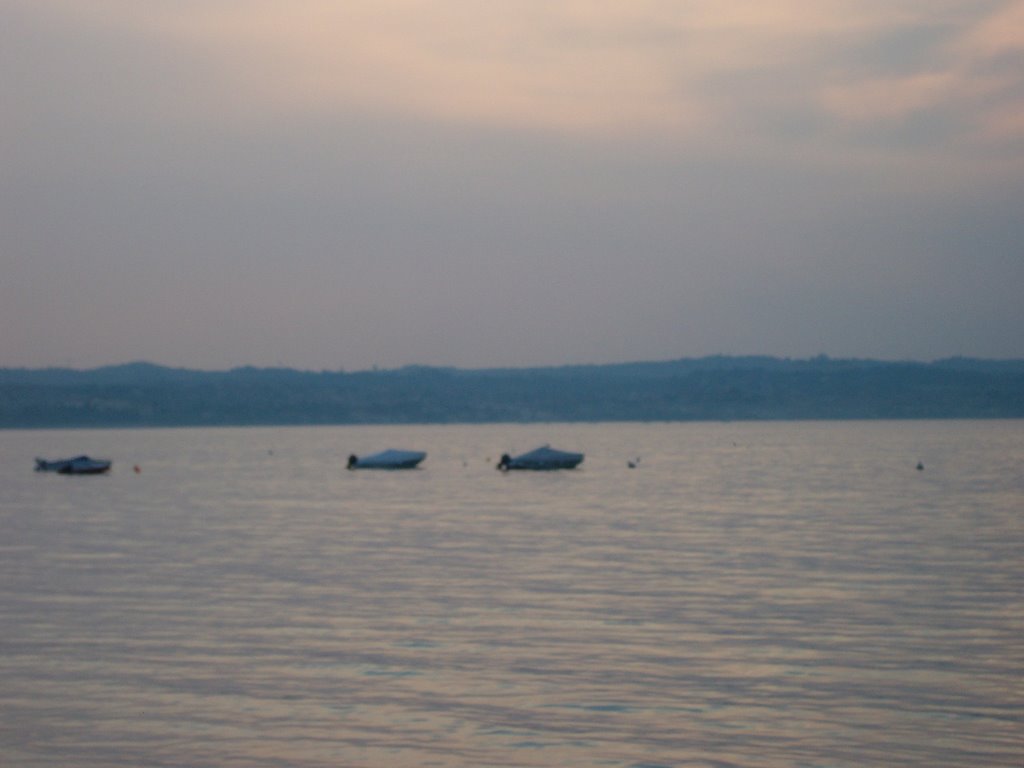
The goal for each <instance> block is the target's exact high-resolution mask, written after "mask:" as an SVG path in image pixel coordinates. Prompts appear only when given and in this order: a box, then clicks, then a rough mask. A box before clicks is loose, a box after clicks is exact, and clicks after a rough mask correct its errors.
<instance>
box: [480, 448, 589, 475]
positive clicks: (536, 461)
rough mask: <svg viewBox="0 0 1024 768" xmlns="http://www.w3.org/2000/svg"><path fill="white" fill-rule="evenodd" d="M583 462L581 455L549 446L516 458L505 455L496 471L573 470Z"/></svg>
mask: <svg viewBox="0 0 1024 768" xmlns="http://www.w3.org/2000/svg"><path fill="white" fill-rule="evenodd" d="M581 461H583V454H582V453H572V452H570V451H560V450H558V449H557V448H552V447H551V446H549V445H542V446H541V447H540V448H535V449H534V450H532V451H527V452H526V453H521V454H519V455H518V456H509V455H508V454H507V453H506V454H504V455H503V456H502V457H501V461H499V462H498V469H500V470H502V471H507V470H510V469H535V470H548V469H575V468H576V467H577V466H579V464H580V462H581Z"/></svg>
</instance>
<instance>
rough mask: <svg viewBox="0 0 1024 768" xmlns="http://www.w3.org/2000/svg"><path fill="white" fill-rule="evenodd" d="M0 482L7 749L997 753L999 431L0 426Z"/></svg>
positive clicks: (1002, 730)
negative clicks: (60, 468) (555, 462)
mask: <svg viewBox="0 0 1024 768" xmlns="http://www.w3.org/2000/svg"><path fill="white" fill-rule="evenodd" d="M544 442H551V443H552V444H553V445H556V446H558V447H563V448H566V449H569V450H577V449H578V450H582V451H585V452H586V453H587V458H586V461H585V462H584V464H583V465H582V468H581V469H579V470H576V471H574V472H560V473H543V474H533V473H509V474H502V473H499V472H497V471H495V470H494V469H493V466H494V463H495V462H496V461H497V457H498V456H500V455H501V453H503V452H506V451H508V452H512V451H521V450H528V449H530V448H532V447H535V446H536V445H538V444H541V443H544ZM392 445H393V446H395V447H407V448H412V449H421V450H426V451H428V457H427V460H426V462H425V463H424V465H423V467H422V468H421V469H419V470H416V471H412V472H399V473H386V472H384V473H355V472H346V471H345V469H344V461H345V458H346V457H347V456H348V455H349V454H350V453H353V452H369V451H372V450H377V449H380V448H384V447H388V446H392ZM83 451H87V452H89V453H91V454H95V455H110V456H111V457H113V458H114V459H115V465H114V471H113V473H112V474H111V475H110V476H109V477H98V478H68V477H55V476H49V475H38V474H36V473H34V472H32V457H33V456H35V455H37V454H38V455H47V454H54V455H57V454H64V453H67V454H69V455H70V454H71V453H74V452H83ZM637 456H641V457H642V460H641V462H640V465H639V466H638V467H637V468H635V469H630V468H629V467H628V466H627V460H629V459H633V458H635V457H637ZM918 461H921V462H923V464H924V466H925V470H924V471H921V472H918V471H916V469H915V466H916V464H917V462H918ZM134 464H138V465H139V467H140V469H141V472H140V473H139V474H135V473H133V472H132V471H131V467H132V465H134ZM0 479H2V486H0V487H2V488H3V489H4V495H5V496H6V499H5V501H4V504H3V505H2V508H0V523H2V526H3V538H2V540H0V621H2V627H3V630H2V633H0V752H2V754H3V755H4V756H5V757H4V764H5V765H7V764H9V765H12V766H30V767H31V766H58V765H77V766H191V767H203V766H211V767H213V766H218V767H220V766H233V765H234V766H247V767H248V766H564V765H574V766H577V765H578V766H621V767H623V768H655V767H656V766H680V765H686V766H709V767H710V766H715V767H719V768H720V767H724V766H737V767H739V766H743V767H744V768H746V767H755V768H756V767H760V766H764V767H767V766H778V767H780V768H781V767H782V766H786V767H789V766H832V767H834V766H849V767H851V768H852V767H853V766H857V767H861V766H928V768H936V767H937V766H938V767H941V766H996V767H999V766H1006V767H1007V768H1011V767H1012V768H1020V766H1021V765H1022V763H1021V760H1022V755H1024V716H1022V713H1024V684H1022V672H1024V644H1022V641H1021V638H1022V637H1024V520H1022V514H1024V512H1022V510H1024V503H1022V502H1024V423H1021V422H992V423H977V422H951V423H902V424H897V423H844V424H672V425H650V424H623V425H566V424H557V425H550V424H549V425H529V426H521V425H517V426H506V425H487V426H473V427H463V426H460V427H422V426H420V427H373V428H369V427H367V428H315V429H312V428H311V429H248V430H154V431H145V430H142V431H126V432H120V431H97V432H81V431H76V432H46V431H44V432H0Z"/></svg>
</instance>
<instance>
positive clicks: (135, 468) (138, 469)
mask: <svg viewBox="0 0 1024 768" xmlns="http://www.w3.org/2000/svg"><path fill="white" fill-rule="evenodd" d="M132 471H133V472H134V473H135V474H136V475H137V474H139V473H140V472H142V469H140V468H139V465H138V464H136V465H135V466H134V467H132Z"/></svg>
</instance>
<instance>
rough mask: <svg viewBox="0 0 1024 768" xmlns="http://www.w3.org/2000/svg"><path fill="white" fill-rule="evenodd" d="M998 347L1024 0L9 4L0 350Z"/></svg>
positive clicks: (158, 355) (340, 358) (300, 359)
mask: <svg viewBox="0 0 1024 768" xmlns="http://www.w3.org/2000/svg"><path fill="white" fill-rule="evenodd" d="M713 353H724V354H750V353H757V354H771V355H780V356H792V357H806V356H810V355H815V354H818V353H825V354H828V355H831V356H835V357H877V358H885V359H892V358H897V359H904V358H910V359H918V360H931V359H935V358H938V357H945V356H949V355H957V354H963V355H972V356H979V357H1024V0H771V2H765V1H764V0H673V1H669V0H591V1H590V2H581V1H580V0H515V1H514V2H512V1H508V2H500V1H499V2H479V0H472V1H470V0H0V367H11V366H29V367H39V366H48V365H70V366H74V367H92V366H96V365H103V364H108V363H119V362H127V361H133V360H149V361H153V362H157V363H163V364H166V365H174V366H186V367H195V368H213V369H224V368H230V367H233V366H238V365H247V364H248V365H258V366H266V365H285V366H292V367H298V368H305V369H315V370H319V369H330V370H337V369H339V368H344V369H346V370H355V369H364V368H369V367H371V366H374V365H378V366H381V367H387V368H391V367H397V366H402V365H406V364H427V365H457V366H461V367H486V366H498V365H501V366H506V365H507V366H527V365H547V364H557V363H586V362H593V363H600V362H612V361H628V360H655V359H668V358H677V357H690V356H699V355H705V354H713Z"/></svg>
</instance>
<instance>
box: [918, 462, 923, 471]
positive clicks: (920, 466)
mask: <svg viewBox="0 0 1024 768" xmlns="http://www.w3.org/2000/svg"><path fill="white" fill-rule="evenodd" d="M922 469H924V464H922V463H921V462H920V461H919V462H917V471H918V472H920V471H921V470H922Z"/></svg>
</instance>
